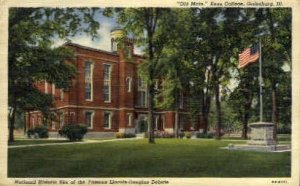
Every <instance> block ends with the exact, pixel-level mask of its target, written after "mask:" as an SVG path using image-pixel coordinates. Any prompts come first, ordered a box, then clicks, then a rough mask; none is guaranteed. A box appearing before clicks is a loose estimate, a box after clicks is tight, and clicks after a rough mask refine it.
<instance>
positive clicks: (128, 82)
mask: <svg viewBox="0 0 300 186" xmlns="http://www.w3.org/2000/svg"><path fill="white" fill-rule="evenodd" d="M126 86H127V92H131V90H132V78H131V77H127V78H126Z"/></svg>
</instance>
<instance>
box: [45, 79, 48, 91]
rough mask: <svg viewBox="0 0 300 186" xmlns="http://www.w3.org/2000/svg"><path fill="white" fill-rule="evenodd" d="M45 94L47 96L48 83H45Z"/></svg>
mask: <svg viewBox="0 0 300 186" xmlns="http://www.w3.org/2000/svg"><path fill="white" fill-rule="evenodd" d="M45 94H48V82H47V81H45Z"/></svg>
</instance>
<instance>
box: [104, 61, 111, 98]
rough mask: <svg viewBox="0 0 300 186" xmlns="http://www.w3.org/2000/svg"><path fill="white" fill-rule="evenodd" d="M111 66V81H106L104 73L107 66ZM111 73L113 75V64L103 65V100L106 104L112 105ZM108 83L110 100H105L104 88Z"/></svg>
mask: <svg viewBox="0 0 300 186" xmlns="http://www.w3.org/2000/svg"><path fill="white" fill-rule="evenodd" d="M106 65H107V66H109V67H110V68H109V79H108V80H107V79H105V76H104V72H105V66H106ZM111 73H112V64H109V63H103V100H104V103H111V80H112V79H111ZM106 82H107V83H108V88H109V89H108V100H105V96H104V86H105V83H106Z"/></svg>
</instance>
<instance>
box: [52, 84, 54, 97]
mask: <svg viewBox="0 0 300 186" xmlns="http://www.w3.org/2000/svg"><path fill="white" fill-rule="evenodd" d="M52 95H53V96H55V84H54V83H53V84H52Z"/></svg>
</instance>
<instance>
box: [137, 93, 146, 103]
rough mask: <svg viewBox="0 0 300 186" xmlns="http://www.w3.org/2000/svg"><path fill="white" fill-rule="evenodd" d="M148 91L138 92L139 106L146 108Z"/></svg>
mask: <svg viewBox="0 0 300 186" xmlns="http://www.w3.org/2000/svg"><path fill="white" fill-rule="evenodd" d="M146 101H147V100H146V91H138V106H140V107H146Z"/></svg>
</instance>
